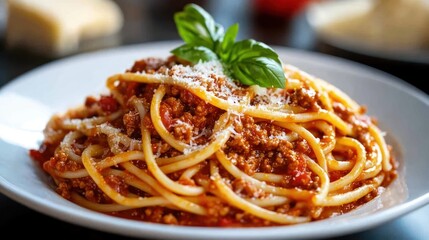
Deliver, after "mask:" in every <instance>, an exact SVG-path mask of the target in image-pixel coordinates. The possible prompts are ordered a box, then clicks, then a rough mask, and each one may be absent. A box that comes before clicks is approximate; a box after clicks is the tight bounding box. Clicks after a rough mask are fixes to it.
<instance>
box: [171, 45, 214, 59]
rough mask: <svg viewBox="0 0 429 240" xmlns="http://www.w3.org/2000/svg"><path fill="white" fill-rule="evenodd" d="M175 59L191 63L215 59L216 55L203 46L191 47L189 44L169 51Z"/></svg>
mask: <svg viewBox="0 0 429 240" xmlns="http://www.w3.org/2000/svg"><path fill="white" fill-rule="evenodd" d="M171 53H173V54H174V55H176V56H177V57H179V58H181V59H184V60H186V61H189V62H192V63H198V62H199V61H203V62H206V61H210V60H215V59H217V55H216V53H214V52H213V51H212V50H210V49H208V48H206V47H203V46H193V45H189V44H185V45H182V46H180V47H178V48H176V49H174V50H172V51H171Z"/></svg>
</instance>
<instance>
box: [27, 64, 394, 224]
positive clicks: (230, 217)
mask: <svg viewBox="0 0 429 240" xmlns="http://www.w3.org/2000/svg"><path fill="white" fill-rule="evenodd" d="M284 72H285V75H286V77H287V79H288V82H287V86H286V88H285V89H266V88H260V87H256V86H251V87H248V86H242V85H239V84H238V83H235V82H234V81H232V80H231V79H230V78H228V77H227V76H226V75H225V74H224V72H223V69H222V66H221V65H220V63H218V62H208V63H199V64H196V65H194V66H190V65H184V64H181V63H179V62H177V60H176V59H174V58H170V59H168V60H165V61H164V60H161V59H155V58H148V59H144V60H140V61H136V62H135V64H134V66H133V67H132V68H131V69H129V70H128V71H126V72H125V73H122V74H116V75H113V76H111V77H109V78H108V79H107V82H106V85H107V87H108V89H109V94H108V95H100V96H99V97H88V98H87V99H86V101H85V104H84V105H83V106H81V107H78V108H76V109H71V110H69V111H67V112H66V113H65V114H63V115H55V116H53V117H52V119H51V120H50V122H49V123H48V124H47V126H46V129H45V140H44V143H43V144H42V145H41V147H40V149H39V150H31V152H30V154H31V156H32V157H33V158H34V159H36V160H39V161H40V163H41V164H42V166H43V169H44V170H45V171H46V172H47V173H48V174H49V175H50V176H52V179H53V180H54V182H55V185H56V187H57V191H58V193H59V194H61V195H62V196H63V197H64V198H67V199H69V200H71V201H73V202H75V203H77V204H79V205H82V206H84V207H86V208H90V209H93V210H96V211H99V212H105V213H108V214H111V215H115V216H119V217H126V218H132V219H138V220H142V221H150V222H158V223H165V224H178V225H194V226H267V225H283V224H298V223H303V222H309V221H315V220H319V219H324V218H327V217H330V216H332V215H335V214H342V213H344V212H348V211H350V210H351V209H354V208H356V207H358V206H360V205H362V204H364V203H365V202H367V201H369V200H371V199H372V198H374V197H375V196H377V195H378V193H379V187H382V186H387V185H388V184H389V183H390V182H391V181H392V179H393V178H394V177H395V162H394V159H393V158H392V156H391V153H390V147H389V146H388V145H387V144H386V142H385V139H384V136H383V133H382V132H381V131H380V130H379V129H378V127H377V126H376V124H375V121H374V120H373V119H371V118H370V117H368V116H366V115H365V109H364V108H363V107H361V106H360V105H359V104H358V103H356V102H355V101H353V100H352V99H351V98H349V97H348V96H347V95H346V94H345V93H343V92H342V91H340V90H339V89H337V88H335V87H334V86H332V85H331V84H329V83H327V82H325V81H323V80H321V79H318V78H315V77H313V76H310V75H308V74H306V73H304V72H303V71H301V70H299V69H297V68H295V67H292V66H288V65H285V66H284Z"/></svg>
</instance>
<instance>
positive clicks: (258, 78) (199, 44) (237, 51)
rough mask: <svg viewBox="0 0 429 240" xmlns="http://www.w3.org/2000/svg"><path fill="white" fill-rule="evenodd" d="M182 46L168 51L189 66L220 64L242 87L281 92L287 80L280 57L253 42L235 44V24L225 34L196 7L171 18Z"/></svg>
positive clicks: (236, 27)
mask: <svg viewBox="0 0 429 240" xmlns="http://www.w3.org/2000/svg"><path fill="white" fill-rule="evenodd" d="M174 21H175V22H176V26H177V30H178V32H179V35H180V36H181V37H182V39H183V41H184V42H185V44H183V45H182V46H180V47H178V48H176V49H174V50H172V51H171V53H173V54H174V55H176V56H177V57H179V58H181V59H184V60H187V61H189V62H191V63H198V62H200V61H203V62H206V61H211V60H220V61H221V63H222V65H223V66H224V68H225V69H226V71H227V73H229V74H230V75H231V77H233V78H234V79H237V80H238V81H240V82H241V83H242V84H245V85H255V84H257V85H259V86H261V87H275V88H284V87H285V82H286V78H285V75H284V72H283V68H282V63H281V61H280V59H279V56H278V55H277V53H276V52H274V50H273V49H272V48H270V47H269V46H268V45H266V44H264V43H262V42H258V41H255V40H252V39H246V40H242V41H238V42H236V41H235V39H236V37H237V33H238V24H234V25H232V26H230V27H229V28H228V29H227V30H226V31H224V29H223V27H222V26H221V25H219V24H218V23H216V22H215V21H214V20H213V18H212V16H210V14H209V13H207V12H206V11H205V10H204V9H202V8H201V7H199V6H198V5H196V4H188V5H186V6H185V8H184V10H183V11H182V12H178V13H176V14H175V15H174Z"/></svg>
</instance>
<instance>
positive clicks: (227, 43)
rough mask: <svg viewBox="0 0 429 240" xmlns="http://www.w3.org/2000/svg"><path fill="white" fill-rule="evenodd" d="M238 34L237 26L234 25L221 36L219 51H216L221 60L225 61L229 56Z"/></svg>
mask: <svg viewBox="0 0 429 240" xmlns="http://www.w3.org/2000/svg"><path fill="white" fill-rule="evenodd" d="M237 34H238V24H237V23H236V24H234V25H232V26H230V27H229V28H228V29H227V30H226V32H225V35H224V36H223V39H222V43H221V45H220V49H219V51H218V54H219V55H220V58H221V59H226V58H228V56H229V52H230V50H231V48H232V46H233V45H234V42H235V38H236V37H237Z"/></svg>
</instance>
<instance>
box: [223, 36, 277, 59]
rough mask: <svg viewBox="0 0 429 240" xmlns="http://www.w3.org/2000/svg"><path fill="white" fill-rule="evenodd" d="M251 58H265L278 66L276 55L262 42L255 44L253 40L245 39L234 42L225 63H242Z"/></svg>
mask: <svg viewBox="0 0 429 240" xmlns="http://www.w3.org/2000/svg"><path fill="white" fill-rule="evenodd" d="M253 57H266V58H271V59H273V60H275V61H276V62H277V63H278V64H279V65H281V61H280V59H279V56H278V55H277V53H276V52H275V51H274V50H273V49H272V48H271V47H269V46H268V45H266V44H265V43H262V42H257V41H255V40H253V39H246V40H243V41H240V42H236V43H235V44H234V46H233V49H232V51H231V53H230V56H229V58H228V59H227V62H235V61H242V60H243V59H248V58H253Z"/></svg>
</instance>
